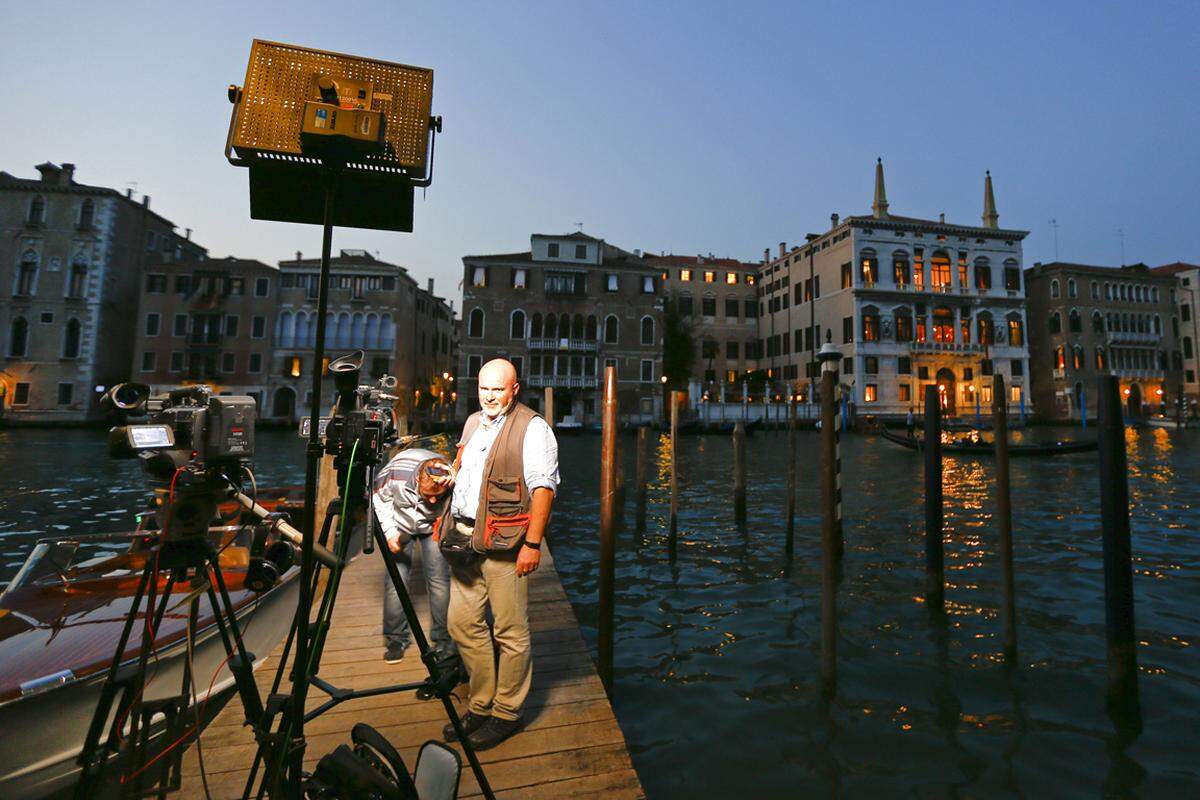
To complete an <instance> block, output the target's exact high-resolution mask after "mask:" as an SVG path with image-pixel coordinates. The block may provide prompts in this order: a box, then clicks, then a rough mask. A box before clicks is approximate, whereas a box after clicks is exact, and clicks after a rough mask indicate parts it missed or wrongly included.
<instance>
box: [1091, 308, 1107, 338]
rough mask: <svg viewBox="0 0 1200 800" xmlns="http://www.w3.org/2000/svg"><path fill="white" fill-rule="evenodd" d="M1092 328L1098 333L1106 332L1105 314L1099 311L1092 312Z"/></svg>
mask: <svg viewBox="0 0 1200 800" xmlns="http://www.w3.org/2000/svg"><path fill="white" fill-rule="evenodd" d="M1092 330H1093V331H1094V332H1096V333H1104V316H1103V315H1102V314H1101V313H1100V312H1099V311H1093V312H1092Z"/></svg>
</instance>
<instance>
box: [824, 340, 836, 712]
mask: <svg viewBox="0 0 1200 800" xmlns="http://www.w3.org/2000/svg"><path fill="white" fill-rule="evenodd" d="M821 370H822V374H821V691H822V693H823V694H824V695H826V696H832V695H833V693H834V691H835V689H836V688H837V562H838V558H837V477H836V474H835V460H836V456H835V449H836V448H835V446H834V434H835V433H836V431H835V430H834V428H835V426H836V425H837V411H836V409H837V406H836V402H835V401H834V397H833V390H834V387H835V386H836V385H837V367H835V366H833V362H832V360H823V361H822V364H821Z"/></svg>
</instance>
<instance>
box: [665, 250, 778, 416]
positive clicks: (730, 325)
mask: <svg viewBox="0 0 1200 800" xmlns="http://www.w3.org/2000/svg"><path fill="white" fill-rule="evenodd" d="M645 259H646V262H647V263H649V264H651V265H653V266H656V267H658V268H659V269H660V270H661V275H660V277H661V278H662V285H663V293H664V296H665V298H666V301H667V303H669V304H670V307H669V309H670V310H671V311H673V312H674V313H676V314H678V316H679V318H680V319H681V320H682V321H683V323H684V324H685V325H686V326H687V327H688V328H689V329H690V331H691V335H692V340H693V342H694V343H695V361H694V362H693V367H692V375H691V377H692V378H696V379H701V380H702V385H703V387H704V390H705V391H709V392H713V396H714V397H715V396H716V394H715V391H714V390H715V389H716V388H717V387H718V386H719V385H720V384H721V383H724V384H726V386H727V387H731V388H732V390H733V391H735V392H740V391H741V389H740V381H741V379H742V377H743V376H744V375H745V374H746V373H747V372H749V371H751V370H754V369H756V368H757V367H758V347H759V338H760V336H759V331H758V292H757V286H756V284H757V281H758V271H759V265H758V264H747V263H745V262H742V261H738V260H737V259H733V258H714V257H713V256H712V255H711V254H710V255H709V256H707V257H705V256H677V255H661V256H654V255H646V257H645Z"/></svg>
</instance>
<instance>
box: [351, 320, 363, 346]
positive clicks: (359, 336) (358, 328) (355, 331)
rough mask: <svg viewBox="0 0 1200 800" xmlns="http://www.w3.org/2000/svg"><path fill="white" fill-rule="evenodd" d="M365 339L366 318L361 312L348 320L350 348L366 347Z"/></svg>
mask: <svg viewBox="0 0 1200 800" xmlns="http://www.w3.org/2000/svg"><path fill="white" fill-rule="evenodd" d="M366 338H367V318H366V316H365V315H363V314H362V312H359V313H357V314H355V315H354V316H353V317H352V318H351V319H350V346H351V347H366V346H367V344H366Z"/></svg>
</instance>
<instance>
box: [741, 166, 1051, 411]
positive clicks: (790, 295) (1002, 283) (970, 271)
mask: <svg viewBox="0 0 1200 800" xmlns="http://www.w3.org/2000/svg"><path fill="white" fill-rule="evenodd" d="M1027 233H1028V232H1027V231H1021V230H1012V229H1006V228H1001V227H1000V226H999V214H998V213H997V212H996V204H995V199H994V195H993V189H992V180H991V175H990V174H989V175H988V176H987V177H986V179H985V182H984V204H983V216H982V224H981V225H960V224H955V223H949V222H946V221H945V219H944V217H943V218H940V219H937V220H931V219H922V218H916V217H902V216H897V215H894V214H892V213H891V212H890V210H889V204H888V200H887V193H886V190H885V186H884V177H883V163H882V161H880V162H878V163H877V164H876V171H875V200H874V203H873V204H872V213H871V214H869V215H862V216H850V217H845V218H840V217H839V215H837V214H834V215H832V216H831V218H830V226H829V228H828V230H826V231H825V232H823V233H815V234H808V235H807V236H806V237H805V239H806V241H805V243H804V244H803V245H795V246H793V247H790V248H789V247H788V246H787V244H786V243H780V245H779V249H778V252H777V253H775V254H774V255H773V254H772V253H771V251H770V250H768V251H766V252H764V258H763V265H762V268H761V269H762V272H761V275H760V277H759V281H758V291H759V303H760V316H759V330H760V336H761V338H762V355H763V357H762V358H761V359H760V361H759V366H760V368H761V369H765V370H766V371H767V372H768V375H769V376H770V379H771V381H772V384H773V386H774V387H775V391H776V392H777V393H786V392H787V391H788V390H789V389H790V390H793V391H796V392H798V393H799V394H800V395H801V396H802V397H803V398H804V399H805V400H806V401H807V400H811V399H813V398H814V394H815V393H814V391H813V382H814V380H819V373H818V372H817V369H818V368H817V363H816V351H817V350H818V349H820V347H821V345H822V343H823V342H824V341H825V339H826V337H827V336H828V337H829V339H830V341H831V342H832V344H833V345H834V347H836V348H837V349H838V351H839V352H840V353H841V355H842V361H841V370H840V381H841V384H842V386H843V387H844V389H845V390H846V391H847V392H848V393H849V398H850V399H851V400H852V401H853V402H854V403H855V404H856V406H857V409H858V413H859V414H874V415H877V416H881V417H891V418H896V417H903V416H904V415H905V414H906V413H907V412H908V410H909V409H910V408H911V409H914V410H920V409H921V408H922V406H923V399H924V391H925V387H927V386H930V385H933V386H936V387H937V388H938V393H939V397H940V402H941V405H942V408H943V410H944V412H945V413H946V414H949V415H968V414H971V415H973V414H974V413H975V410H976V407H977V406H978V407H980V408H981V409H987V408H989V407H990V405H991V402H992V376H993V375H994V374H997V373H998V374H1001V375H1003V376H1004V377H1005V379H1006V385H1007V387H1008V398H1007V401H1008V405H1009V407H1010V408H1012V409H1013V410H1017V409H1018V408H1019V406H1020V404H1021V403H1022V401H1023V400H1027V392H1028V360H1029V349H1028V344H1027V341H1026V338H1027V337H1026V331H1027V328H1028V325H1027V320H1026V314H1025V289H1024V283H1023V281H1022V270H1021V258H1022V252H1021V243H1022V240H1023V239H1024V238H1025V236H1026V235H1027Z"/></svg>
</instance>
